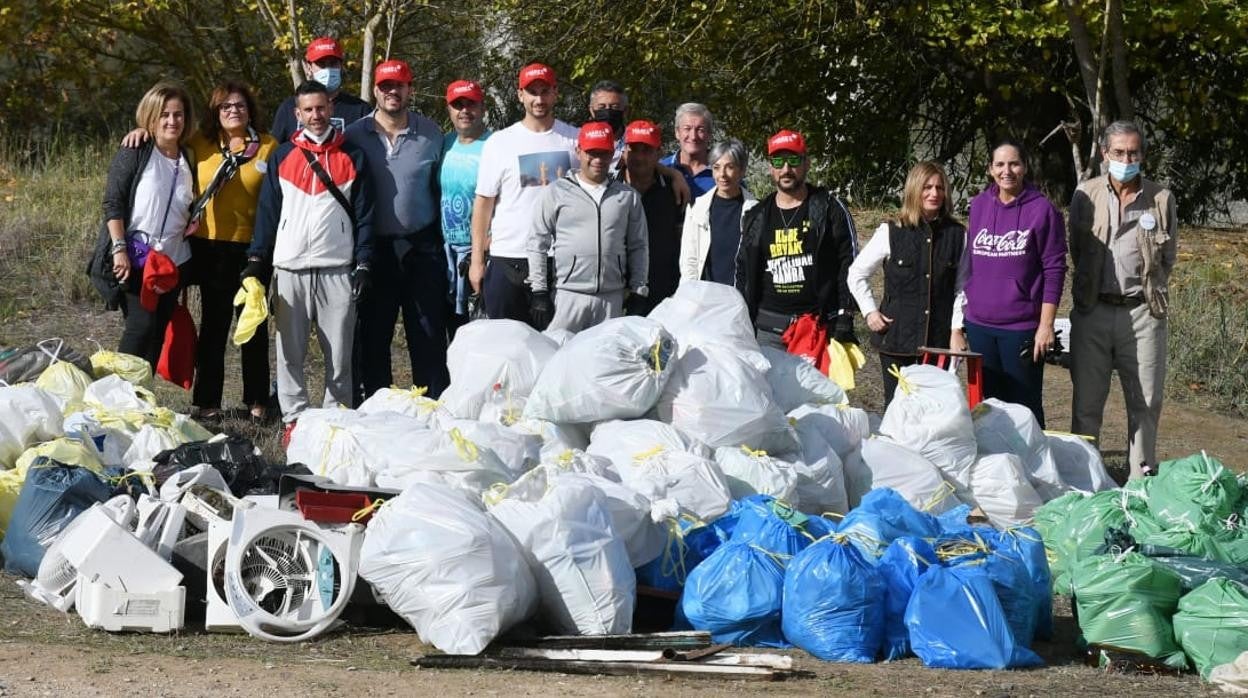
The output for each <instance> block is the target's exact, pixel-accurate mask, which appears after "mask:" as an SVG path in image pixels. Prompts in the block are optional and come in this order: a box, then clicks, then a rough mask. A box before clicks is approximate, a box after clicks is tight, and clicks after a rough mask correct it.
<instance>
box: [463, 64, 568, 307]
mask: <svg viewBox="0 0 1248 698" xmlns="http://www.w3.org/2000/svg"><path fill="white" fill-rule="evenodd" d="M516 97H517V98H518V99H519V100H520V104H521V105H522V106H523V107H524V118H523V119H521V120H520V121H518V122H517V123H514V124H512V125H511V126H508V127H507V128H505V129H503V130H501V131H499V132H497V133H495V134H494V135H493V136H491V137H490V139H489V140H488V141H486V142H485V146H484V147H483V148H482V150H481V166H480V168H479V169H478V171H477V194H476V198H475V200H474V201H473V209H472V264H471V266H470V267H469V269H468V280H469V282H471V283H472V288H473V290H474V291H475V292H476V293H479V294H481V296H482V300H483V302H484V304H485V313H486V315H488V316H489V317H490V318H492V319H503V318H505V319H510V320H519V321H521V322H531V318H530V312H529V301H530V291H529V286H528V283H527V280H528V277H529V262H528V259H527V252H526V242H527V238H528V233H529V226H530V224H531V222H532V220H533V216H534V212H535V210H536V206H537V202H538V199H539V198H540V195H541V193H542V191H543V189H544V188H545V187H546V185H548V184H551V183H553V182H554V181H555V180H557V179H559V178H560V177H563V176H564V175H565V174H567V173H568V172H571V171H573V170H575V169H577V155H576V136H577V130H576V128H575V127H573V126H570V125H568V124H566V123H564V122H562V121H559V120H558V119H556V118H555V112H554V108H555V103H556V102H557V101H558V99H559V90H558V86H557V85H556V82H555V71H554V70H551V69H550V68H549V67H548V66H545V65H542V64H541V63H532V64H530V65H527V66H525V67H524V68H523V69H521V70H520V87H519V89H518V90H517V91H516ZM487 258H488V260H489V263H488V265H487V263H486V260H487Z"/></svg>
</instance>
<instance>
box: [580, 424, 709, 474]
mask: <svg viewBox="0 0 1248 698" xmlns="http://www.w3.org/2000/svg"><path fill="white" fill-rule="evenodd" d="M660 446H661V447H663V448H667V449H672V450H676V451H687V452H689V453H692V454H694V455H697V456H702V457H704V458H709V457H711V450H710V449H709V448H707V447H706V446H705V445H704V444H702V443H701V442H700V441H698V440H697V439H695V438H693V437H692V436H689V435H688V434H686V433H684V432H682V431H681V430H680V429H677V428H676V427H674V426H672V425H670V424H664V423H663V422H659V421H655V420H653V419H632V420H623V419H617V420H613V421H610V422H603V423H601V424H598V425H597V426H595V427H594V430H593V432H591V433H590V436H589V447H588V448H586V449H585V450H586V451H587V452H588V453H590V454H592V455H595V456H602V457H603V458H606V459H608V460H610V461H611V463H612V464H613V465H614V466H615V469H616V470H617V471H619V470H620V469H621V468H623V467H627V466H630V465H632V463H633V459H634V458H636V457H637V456H638V455H640V454H643V453H648V452H650V451H653V450H654V449H655V448H657V447H660Z"/></svg>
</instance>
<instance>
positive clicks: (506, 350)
mask: <svg viewBox="0 0 1248 698" xmlns="http://www.w3.org/2000/svg"><path fill="white" fill-rule="evenodd" d="M558 349H559V345H558V344H556V343H555V341H554V340H552V339H550V338H549V337H545V336H543V335H542V333H540V332H538V331H537V330H535V329H533V328H532V327H529V326H528V325H526V324H525V323H523V322H518V321H516V320H476V321H473V322H470V323H468V324H467V325H464V326H463V327H461V328H459V329H458V330H456V331H455V340H454V341H453V342H451V346H450V347H449V348H448V349H447V351H446V368H447V370H448V371H449V372H450V376H451V384H450V386H449V387H447V389H446V390H444V391H443V392H442V395H441V397H440V398H439V401H440V402H441V403H442V404H443V406H445V407H446V409H447V410H449V411H450V412H451V414H453V415H455V416H456V417H460V418H462V419H478V418H479V417H480V416H481V408H482V407H484V406H485V403H486V400H488V399H489V397H490V395H491V392H492V391H493V389H494V386H495V385H497V386H500V387H501V388H502V389H504V390H506V391H507V393H508V394H510V395H512V396H514V397H517V398H520V397H526V396H528V394H529V391H531V390H532V389H533V385H534V384H535V383H536V382H537V377H538V375H539V374H540V373H541V372H542V367H543V366H545V365H546V362H547V361H549V360H550V358H551V357H552V356H554V355H555V352H556V351H557V350H558Z"/></svg>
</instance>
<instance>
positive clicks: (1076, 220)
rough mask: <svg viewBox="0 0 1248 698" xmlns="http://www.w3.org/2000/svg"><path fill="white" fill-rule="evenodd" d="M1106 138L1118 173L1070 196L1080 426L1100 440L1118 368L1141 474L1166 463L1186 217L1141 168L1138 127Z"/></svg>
mask: <svg viewBox="0 0 1248 698" xmlns="http://www.w3.org/2000/svg"><path fill="white" fill-rule="evenodd" d="M1100 146H1101V155H1102V157H1103V158H1104V160H1105V162H1106V163H1107V165H1108V170H1109V173H1108V174H1107V175H1102V176H1100V177H1097V178H1095V179H1090V180H1088V181H1086V182H1084V183H1083V184H1081V185H1079V188H1078V189H1077V190H1076V191H1075V196H1074V199H1073V200H1072V201H1071V203H1070V226H1069V229H1070V243H1069V246H1070V254H1071V258H1072V259H1073V260H1074V263H1075V274H1074V282H1073V287H1072V294H1073V296H1074V303H1075V308H1074V311H1073V312H1072V313H1071V337H1070V351H1071V358H1072V364H1071V373H1070V378H1071V383H1072V384H1073V387H1074V409H1073V416H1072V420H1071V421H1072V424H1071V431H1073V432H1074V433H1076V434H1084V435H1088V436H1093V437H1097V438H1098V439H1099V437H1100V432H1101V421H1102V417H1103V413H1104V409H1105V399H1106V398H1107V397H1108V396H1109V383H1110V381H1109V378H1110V373H1111V372H1112V371H1117V372H1118V380H1119V382H1121V383H1122V392H1123V396H1124V398H1125V400H1126V404H1127V456H1128V462H1129V465H1130V466H1131V477H1133V478H1134V477H1139V476H1141V475H1151V474H1154V473H1155V472H1156V468H1157V424H1158V421H1159V420H1160V417H1161V401H1162V394H1163V392H1164V388H1165V382H1166V312H1167V306H1168V284H1169V280H1170V270H1171V269H1173V268H1174V259H1175V250H1176V246H1177V241H1178V232H1179V231H1178V219H1177V216H1176V214H1175V203H1174V196H1173V195H1172V194H1171V193H1170V191H1169V190H1168V189H1165V188H1163V187H1162V186H1161V185H1159V184H1157V183H1156V182H1153V181H1150V180H1148V179H1145V178H1144V177H1143V175H1141V174H1140V168H1141V165H1142V164H1143V162H1144V156H1145V152H1146V148H1147V143H1146V142H1145V140H1144V134H1143V133H1141V132H1140V129H1139V127H1138V126H1136V125H1135V124H1134V123H1132V122H1130V121H1116V122H1114V123H1112V124H1110V125H1109V126H1107V127H1106V128H1105V133H1104V134H1103V135H1102V136H1101V139H1100Z"/></svg>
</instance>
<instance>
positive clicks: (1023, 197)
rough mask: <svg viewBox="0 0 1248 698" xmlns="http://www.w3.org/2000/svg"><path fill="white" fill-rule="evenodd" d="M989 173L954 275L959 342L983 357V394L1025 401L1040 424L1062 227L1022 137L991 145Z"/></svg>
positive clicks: (1062, 257)
mask: <svg viewBox="0 0 1248 698" xmlns="http://www.w3.org/2000/svg"><path fill="white" fill-rule="evenodd" d="M988 173H989V174H990V175H991V176H992V180H993V181H992V184H990V185H988V189H987V190H985V191H983V192H981V193H980V194H979V195H978V196H976V197H975V198H974V199H972V200H971V211H970V217H969V220H968V221H967V226H966V248H965V251H964V252H963V256H962V264H961V268H960V269H959V274H958V275H959V277H960V279H961V280H960V282H959V283H960V287H961V288H962V293H960V294H959V298H958V301H957V302H958V303H961V304H963V306H964V310H963V313H962V316H963V317H964V322H963V327H964V332H965V334H964V337H963V341H969V343H970V349H971V351H976V352H979V353H980V354H983V356H984V397H995V398H997V399H1000V400H1004V401H1006V402H1013V403H1018V404H1022V405H1026V406H1027V407H1029V408H1030V409H1031V411H1032V414H1034V415H1035V416H1036V420H1037V421H1039V422H1040V425H1041V426H1042V427H1043V426H1044V405H1043V402H1042V400H1041V389H1042V387H1043V384H1044V355H1045V353H1046V352H1048V351H1049V349H1050V348H1051V347H1053V346H1054V343H1055V337H1054V333H1053V321H1054V319H1055V318H1056V317H1057V304H1058V301H1060V300H1061V297H1062V282H1063V280H1064V279H1065V277H1066V226H1065V224H1064V223H1063V221H1062V215H1061V214H1060V213H1058V211H1057V209H1056V208H1055V207H1054V206H1053V204H1052V203H1051V202H1050V201H1049V200H1048V199H1047V198H1045V196H1044V195H1043V194H1041V193H1040V191H1039V190H1038V189H1036V188H1035V186H1034V185H1032V184H1031V183H1030V182H1028V181H1026V175H1027V164H1026V153H1025V152H1024V150H1023V146H1022V145H1021V144H1019V143H1017V142H1016V141H1013V140H1004V141H1001V142H1000V143H999V144H998V145H997V147H995V148H993V150H992V162H991V163H990V164H989V166H988ZM954 317H955V318H956V317H958V313H957V312H955V313H954ZM955 330H956V328H955ZM957 334H958V333H957V332H954V335H955V337H954V338H953V342H952V343H953V344H958V343H959V342H958V337H956V335H957ZM951 348H953V349H958V348H960V347H958V346H952V347H951Z"/></svg>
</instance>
